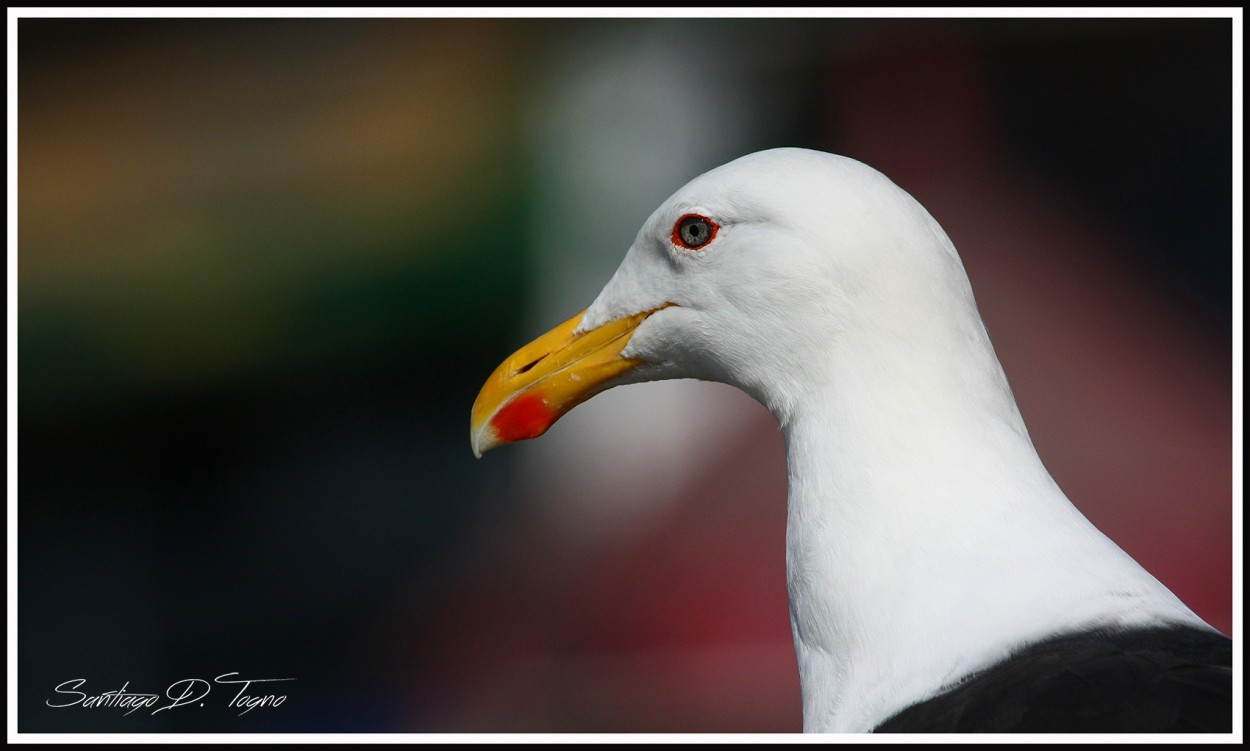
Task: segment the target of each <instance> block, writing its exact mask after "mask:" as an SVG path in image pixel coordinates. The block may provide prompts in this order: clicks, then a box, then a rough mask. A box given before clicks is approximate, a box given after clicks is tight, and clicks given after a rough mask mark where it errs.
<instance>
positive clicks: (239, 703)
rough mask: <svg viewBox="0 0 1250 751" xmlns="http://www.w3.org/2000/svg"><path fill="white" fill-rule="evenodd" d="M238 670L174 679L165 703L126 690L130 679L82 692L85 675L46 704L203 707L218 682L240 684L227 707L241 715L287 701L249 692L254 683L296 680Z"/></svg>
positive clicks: (59, 689)
mask: <svg viewBox="0 0 1250 751" xmlns="http://www.w3.org/2000/svg"><path fill="white" fill-rule="evenodd" d="M238 675H239V674H238V673H223V674H222V675H219V676H217V677H216V678H214V679H213V680H212V682H211V683H210V682H209V681H206V680H204V679H203V678H183V679H182V680H180V681H174V682H173V683H171V684H169V688H167V689H165V697H164V698H165V699H166V700H167V703H162V701H161V695H160V694H143V693H138V692H135V691H127V690H126V689H127V688H128V687H129V686H130V681H126V682H125V683H123V684H122V687H121V688H119V689H114V690H112V691H105V692H104V693H101V694H89V693H87V692H86V691H79V690H78V689H80V688H82V686H83V684H84V683H86V682H87V679H86V678H71V679H70V680H68V681H65V682H64V683H61V684H60V685H58V686H57V687H56V688H54V689H53V691H55V692H56V693H57V694H58V695H59V696H58V697H56V698H57V699H58V700H59V701H60V702H61V703H58V704H54V703H53V700H52V699H48V700H47V701H46V702H44V703H45V704H47V705H48V706H49V707H53V708H55V709H61V708H64V707H87V708H89V709H98V708H103V709H126V710H129V711H128V712H126V713H125V714H131V713H133V712H137V711H138V710H140V709H143V710H151V712H150V714H156V713H157V712H164V711H165V710H166V709H174V708H175V707H186V706H200V707H202V706H204V699H205V697H207V696H208V695H209V694H210V693H211V692H212V690H213V686H214V685H215V684H220V685H224V686H232V685H237V686H239V689H238V692H237V693H235V694H234V697H233V698H231V699H230V701H229V702H228V703H227V704H226V706H227V707H231V708H234V709H239V710H242V711H240V712H239V715H240V716H242V715H245V714H247V713H248V712H251V711H252V710H253V709H256V708H258V707H280V706H282V702H284V701H286V694H248V693H247V692H248V690H249V689H250V687H251V685H252V684H253V683H276V682H280V681H293V680H295V679H294V678H249V679H243V678H238V677H237V676H238ZM225 690H226V691H233V690H234V689H233V688H227V689H225Z"/></svg>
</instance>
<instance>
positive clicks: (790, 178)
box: [656, 149, 888, 221]
mask: <svg viewBox="0 0 1250 751" xmlns="http://www.w3.org/2000/svg"><path fill="white" fill-rule="evenodd" d="M881 177H882V176H881V175H880V173H877V172H876V171H875V170H872V169H871V168H869V167H867V166H866V165H863V164H861V163H859V162H856V161H855V160H853V159H848V158H845V157H838V156H835V155H832V154H824V153H818V152H811V151H806V150H804V149H773V150H771V151H765V152H759V153H756V154H750V155H748V156H745V157H742V158H740V159H736V160H734V161H732V162H729V163H728V164H725V165H722V166H720V167H717V168H716V169H713V170H710V171H708V172H705V173H704V174H702V175H699V176H698V177H696V178H695V179H693V180H691V181H690V182H689V183H687V184H686V185H684V186H682V188H680V189H679V190H678V191H677V192H675V193H674V194H673V195H672V196H671V197H670V198H669V200H668V201H666V202H665V203H664V204H663V205H662V206H661V207H660V209H659V211H657V212H656V219H657V220H661V219H663V220H668V219H670V218H671V215H673V214H682V213H688V212H698V211H700V210H703V211H707V212H708V213H711V214H715V215H716V217H717V218H719V219H723V220H729V221H732V220H743V221H749V220H761V219H777V218H781V217H785V216H788V215H791V214H797V213H802V212H804V211H807V210H810V208H811V207H812V206H814V205H822V206H825V207H828V206H831V205H833V206H836V205H838V204H839V203H847V202H853V201H855V200H857V196H858V195H859V194H860V192H861V191H862V190H863V189H865V188H867V187H869V186H870V185H871V184H873V183H876V182H878V181H880V179H881ZM886 182H888V181H886Z"/></svg>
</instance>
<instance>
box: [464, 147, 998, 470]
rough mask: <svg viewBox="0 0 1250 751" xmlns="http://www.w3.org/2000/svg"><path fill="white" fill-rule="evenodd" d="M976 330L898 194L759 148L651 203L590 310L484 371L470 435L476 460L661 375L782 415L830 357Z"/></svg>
mask: <svg viewBox="0 0 1250 751" xmlns="http://www.w3.org/2000/svg"><path fill="white" fill-rule="evenodd" d="M981 340H984V342H983V344H984V346H985V347H988V340H987V339H985V337H984V327H983V326H982V325H981V322H980V318H979V316H978V315H977V313H976V307H975V304H974V302H973V298H972V294H971V290H970V289H969V287H968V281H967V277H966V275H965V274H964V271H963V267H962V264H961V263H960V260H959V257H958V255H957V254H956V252H955V249H954V247H953V246H952V245H951V243H950V241H949V240H948V239H947V237H946V234H945V233H944V232H943V231H942V229H941V227H940V226H939V225H938V224H937V222H936V221H934V219H933V218H932V217H931V216H930V215H929V213H928V212H927V211H925V209H924V208H923V207H922V206H921V205H920V204H919V203H918V202H916V201H915V200H914V199H913V198H912V197H911V196H910V195H908V194H907V193H906V192H905V191H904V190H902V189H901V188H899V187H898V186H896V185H895V184H894V183H893V182H891V181H890V180H889V179H888V178H886V177H885V176H884V175H882V174H881V173H880V172H877V171H876V170H874V169H872V168H871V167H868V166H867V165H864V164H862V163H860V162H857V161H855V160H853V159H849V158H846V157H841V156H836V155H833V154H827V153H823V152H817V151H809V150H806V149H794V148H784V149H773V150H769V151H762V152H758V153H755V154H750V155H747V156H744V157H742V158H740V159H737V160H735V161H733V162H730V163H728V164H726V165H723V166H721V167H718V168H716V169H713V170H711V171H710V172H707V173H705V174H703V175H701V176H699V177H697V178H695V179H694V180H692V181H691V182H690V183H688V184H687V185H685V186H684V187H682V188H681V189H679V190H678V191H677V192H676V193H674V194H673V195H672V196H671V197H670V198H669V199H668V200H666V201H665V202H664V203H663V204H661V205H660V206H659V208H657V209H656V210H655V211H654V212H653V213H652V214H651V216H650V217H649V218H648V219H647V221H646V222H645V223H644V224H643V226H642V228H641V229H640V230H639V232H638V235H637V237H636V238H635V240H634V242H633V244H632V245H631V246H630V248H629V250H628V252H627V253H626V254H625V258H624V260H623V262H622V263H621V266H620V268H619V269H618V270H617V271H616V274H615V275H614V276H613V277H612V278H611V280H609V282H608V283H607V285H606V286H605V287H604V289H603V291H602V292H601V293H600V294H599V295H598V297H597V298H596V299H595V300H594V301H593V302H592V303H591V304H590V306H589V307H588V308H587V309H586V310H585V311H583V312H582V313H579V314H577V315H575V316H573V317H572V318H570V319H569V320H568V321H566V322H565V323H564V324H562V325H560V326H558V327H556V328H554V329H552V330H551V331H550V332H548V333H547V334H544V335H543V336H541V337H539V338H538V339H536V340H535V341H534V342H532V343H530V344H528V345H526V346H525V347H522V348H521V349H520V350H518V351H517V352H516V353H514V354H513V355H512V356H511V357H509V358H508V359H507V360H505V361H504V362H503V363H502V364H501V365H500V366H499V367H498V368H497V369H496V371H495V372H494V373H493V374H492V375H491V376H490V378H489V379H487V381H486V384H485V385H484V386H483V387H482V390H481V393H480V394H479V395H478V398H477V401H476V402H475V404H474V406H473V414H472V422H471V430H470V438H471V442H472V446H473V450H474V453H475V454H477V455H479V456H480V455H481V453H482V452H483V451H485V450H487V449H490V448H493V447H495V446H498V445H501V444H505V443H511V442H513V441H517V440H521V439H525V438H533V437H536V436H538V435H541V434H542V433H543V432H545V431H546V430H547V428H549V427H550V426H551V425H552V424H553V423H554V422H555V421H556V420H557V419H559V417H560V416H561V415H563V414H565V413H566V412H567V411H568V410H570V409H572V408H573V407H574V406H576V405H577V404H579V403H581V402H583V401H585V400H586V399H589V398H590V397H592V396H593V395H594V394H596V393H599V392H600V391H603V390H605V389H607V388H611V387H613V386H617V385H622V384H626V383H636V382H641V381H651V380H660V379H668V378H697V379H702V380H709V381H719V382H723V383H728V384H731V385H733V386H736V387H738V388H740V389H742V390H744V391H746V392H747V393H748V394H750V395H751V396H753V397H754V398H756V399H757V400H759V401H760V402H762V403H763V404H764V405H765V406H766V407H768V408H769V409H770V410H772V412H773V413H774V414H775V415H777V417H778V419H779V420H782V421H783V422H784V421H785V419H786V417H787V415H788V414H789V413H790V412H791V411H792V410H793V409H794V408H795V405H796V403H798V402H799V401H801V400H802V399H804V398H806V397H808V396H809V395H811V394H813V393H815V392H819V391H820V390H822V389H826V388H838V383H837V380H838V378H839V372H840V368H839V363H841V362H846V361H848V360H854V359H855V358H856V357H859V359H860V361H861V362H869V363H877V365H875V366H872V367H879V368H885V369H895V370H897V369H907V368H908V367H911V368H912V369H913V370H914V369H920V368H926V367H928V366H931V365H933V362H932V361H933V360H934V359H935V358H936V359H942V358H943V357H945V356H946V355H948V354H950V350H952V349H955V348H962V347H965V346H966V345H967V344H968V343H970V342H971V343H973V344H975V345H977V346H981V344H982V341H981ZM996 364H997V363H996V361H995V365H996ZM936 370H937V371H938V372H940V371H941V368H937V369H936Z"/></svg>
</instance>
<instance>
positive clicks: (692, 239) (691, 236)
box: [673, 214, 720, 250]
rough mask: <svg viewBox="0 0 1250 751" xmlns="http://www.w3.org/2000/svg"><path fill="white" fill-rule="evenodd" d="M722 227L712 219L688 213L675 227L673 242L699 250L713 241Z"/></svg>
mask: <svg viewBox="0 0 1250 751" xmlns="http://www.w3.org/2000/svg"><path fill="white" fill-rule="evenodd" d="M718 229H720V227H718V226H717V225H716V222H713V221H712V220H711V219H708V218H707V217H705V216H699V215H698V214H686V215H685V216H683V217H682V218H681V219H678V220H677V224H676V226H674V227H673V243H674V244H676V245H680V246H681V247H683V248H689V249H690V250H697V249H698V248H702V247H703V246H704V245H707V244H708V243H710V242H712V238H714V237H716V230H718Z"/></svg>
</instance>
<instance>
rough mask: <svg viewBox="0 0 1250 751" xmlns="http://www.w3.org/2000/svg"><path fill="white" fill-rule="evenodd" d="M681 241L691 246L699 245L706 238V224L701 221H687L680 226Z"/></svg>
mask: <svg viewBox="0 0 1250 751" xmlns="http://www.w3.org/2000/svg"><path fill="white" fill-rule="evenodd" d="M681 234H682V239H684V240H685V241H686V242H687V243H689V244H691V245H701V244H702V243H703V242H704V240H705V239H706V238H707V222H705V221H703V220H702V219H687V220H686V221H684V222H682V225H681Z"/></svg>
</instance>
